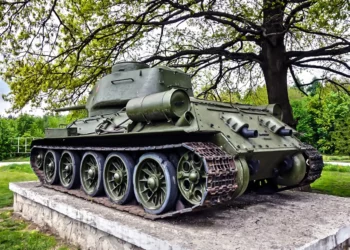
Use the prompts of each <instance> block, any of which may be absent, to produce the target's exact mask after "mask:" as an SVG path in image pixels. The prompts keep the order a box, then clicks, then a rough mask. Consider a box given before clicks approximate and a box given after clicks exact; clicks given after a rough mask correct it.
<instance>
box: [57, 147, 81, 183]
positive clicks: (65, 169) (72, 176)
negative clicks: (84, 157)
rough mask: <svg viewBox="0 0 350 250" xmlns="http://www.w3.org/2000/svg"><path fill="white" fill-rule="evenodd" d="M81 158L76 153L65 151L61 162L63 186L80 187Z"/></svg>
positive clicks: (60, 170) (60, 173)
mask: <svg viewBox="0 0 350 250" xmlns="http://www.w3.org/2000/svg"><path fill="white" fill-rule="evenodd" d="M79 167H80V158H79V156H78V155H77V154H76V153H73V152H71V151H64V152H63V153H62V156H61V159H60V164H59V176H60V182H61V184H62V186H64V187H65V188H67V189H72V188H77V187H79V184H80V182H79V177H80V173H79Z"/></svg>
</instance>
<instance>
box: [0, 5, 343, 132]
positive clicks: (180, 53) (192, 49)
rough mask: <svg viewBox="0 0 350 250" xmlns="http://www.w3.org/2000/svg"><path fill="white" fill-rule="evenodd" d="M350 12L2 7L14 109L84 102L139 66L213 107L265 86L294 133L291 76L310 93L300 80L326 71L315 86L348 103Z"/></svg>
mask: <svg viewBox="0 0 350 250" xmlns="http://www.w3.org/2000/svg"><path fill="white" fill-rule="evenodd" d="M349 9H350V6H349V3H348V0H332V1H329V0H241V1H233V0H221V1H217V0H177V1H175V0H142V1H130V0H115V1H110V0H105V1H97V2H95V1H92V0H81V1H75V0H65V1H63V0H51V1H50V2H49V3H48V2H47V1H43V0H25V1H18V2H16V1H3V2H0V19H1V22H0V47H1V48H2V50H3V51H4V52H5V59H4V63H5V66H6V67H5V70H4V72H3V77H4V79H5V80H6V81H7V82H8V83H9V84H10V86H11V90H12V92H11V94H10V95H8V96H7V99H9V100H11V101H12V103H13V108H14V109H20V108H22V107H23V106H24V105H25V104H27V103H28V102H32V104H33V105H40V103H41V102H42V101H44V100H45V101H47V102H48V104H49V105H50V106H57V105H65V104H67V103H71V102H77V101H78V100H80V99H81V98H82V97H83V96H84V93H86V91H88V90H89V89H90V88H91V86H92V85H94V84H95V82H96V81H97V80H98V79H99V78H101V76H103V75H104V74H106V73H108V72H110V66H111V65H113V64H114V63H116V62H118V61H122V60H137V61H143V62H145V63H152V64H153V65H157V64H167V65H170V66H172V67H177V68H181V69H183V70H185V71H186V72H187V73H189V74H191V75H192V76H193V77H195V79H194V80H193V82H194V83H195V84H196V85H201V84H203V82H204V83H205V84H208V83H210V86H209V87H208V88H206V90H205V91H204V92H203V93H201V94H200V95H199V96H204V97H205V96H206V94H207V93H208V92H210V91H212V90H215V89H217V88H220V87H222V86H225V85H226V86H227V88H230V89H236V90H237V89H240V88H243V89H247V88H249V87H254V86H256V85H259V84H261V83H262V82H263V81H265V82H266V86H267V93H268V101H269V102H270V103H279V104H280V105H281V106H282V109H283V113H284V116H283V120H284V121H285V122H287V123H289V124H291V125H293V124H294V120H293V116H292V110H291V106H290V103H289V99H288V92H287V82H288V76H289V77H290V79H291V80H293V81H294V83H295V85H296V86H297V87H298V88H299V89H300V90H301V91H303V88H302V87H303V86H307V85H310V84H312V83H313V82H311V83H305V82H302V81H300V80H299V78H300V75H299V74H300V73H302V72H303V71H305V70H308V69H316V70H320V71H322V75H321V77H320V78H318V79H315V80H317V81H319V82H321V81H329V82H332V83H333V84H334V85H335V86H336V87H337V88H339V89H343V90H344V91H346V92H347V93H349V91H348V90H347V88H346V87H344V81H343V78H350V73H349V70H350V66H349V65H348V61H349V57H347V56H345V55H346V53H348V52H350V43H349V35H350V34H349V25H350V24H349V22H347V20H348V19H349V13H350V12H349ZM208 72H209V73H208ZM335 76H337V78H335ZM335 79H337V80H335Z"/></svg>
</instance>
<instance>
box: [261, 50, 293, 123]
mask: <svg viewBox="0 0 350 250" xmlns="http://www.w3.org/2000/svg"><path fill="white" fill-rule="evenodd" d="M283 50H284V46H283V47H272V46H271V45H268V44H264V45H263V48H262V55H263V57H264V61H263V62H262V64H261V67H262V70H263V73H264V77H265V82H266V88H267V95H268V98H269V103H277V104H279V105H280V106H281V108H282V111H283V119H282V120H283V121H284V122H285V123H287V124H288V125H290V126H292V127H294V126H295V121H294V119H293V113H292V107H291V106H290V103H289V97H288V85H287V71H288V68H287V66H286V65H285V60H284V58H283V57H284V52H283Z"/></svg>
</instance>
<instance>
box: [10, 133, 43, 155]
mask: <svg viewBox="0 0 350 250" xmlns="http://www.w3.org/2000/svg"><path fill="white" fill-rule="evenodd" d="M35 139H40V138H38V137H15V138H11V153H16V154H28V153H30V144H31V143H32V141H33V140H35Z"/></svg>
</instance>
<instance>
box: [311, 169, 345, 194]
mask: <svg viewBox="0 0 350 250" xmlns="http://www.w3.org/2000/svg"><path fill="white" fill-rule="evenodd" d="M311 187H312V189H313V190H316V191H319V192H321V193H325V194H331V195H336V196H342V197H350V172H339V171H329V170H326V171H323V172H322V177H321V178H320V179H318V180H316V181H315V182H314V183H312V184H311Z"/></svg>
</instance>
